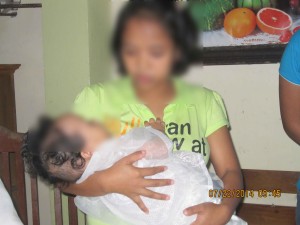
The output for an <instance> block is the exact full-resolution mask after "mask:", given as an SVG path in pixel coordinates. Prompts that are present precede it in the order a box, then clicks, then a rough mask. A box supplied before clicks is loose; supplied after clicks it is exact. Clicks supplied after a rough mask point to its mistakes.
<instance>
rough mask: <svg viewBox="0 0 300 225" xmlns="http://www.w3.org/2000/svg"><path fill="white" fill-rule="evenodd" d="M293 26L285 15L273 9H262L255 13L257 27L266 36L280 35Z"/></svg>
mask: <svg viewBox="0 0 300 225" xmlns="http://www.w3.org/2000/svg"><path fill="white" fill-rule="evenodd" d="M292 24H293V21H292V18H291V17H290V15H288V14H287V13H285V12H283V11H281V10H279V9H274V8H263V9H261V10H260V11H259V12H258V13H257V26H258V27H259V29H261V31H263V32H265V33H268V34H276V35H281V34H282V33H284V32H286V31H288V30H289V29H290V28H291V26H292Z"/></svg>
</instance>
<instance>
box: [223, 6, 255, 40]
mask: <svg viewBox="0 0 300 225" xmlns="http://www.w3.org/2000/svg"><path fill="white" fill-rule="evenodd" d="M255 27H256V16H255V14H254V12H253V11H252V10H251V9H247V8H237V9H233V10H231V11H230V12H229V13H228V14H227V15H226V16H225V21H224V28H225V31H226V32H227V33H228V34H230V35H231V36H233V37H235V38H243V37H246V36H248V35H249V34H251V33H252V32H253V31H254V30H255Z"/></svg>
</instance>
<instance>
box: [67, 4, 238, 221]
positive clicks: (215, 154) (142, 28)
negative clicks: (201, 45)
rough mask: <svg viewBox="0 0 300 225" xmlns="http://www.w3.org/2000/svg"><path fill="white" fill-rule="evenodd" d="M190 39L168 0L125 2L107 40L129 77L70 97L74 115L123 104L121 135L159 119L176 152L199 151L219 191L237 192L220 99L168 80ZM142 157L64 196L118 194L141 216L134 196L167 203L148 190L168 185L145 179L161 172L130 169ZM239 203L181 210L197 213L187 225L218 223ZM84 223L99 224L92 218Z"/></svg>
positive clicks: (184, 19)
mask: <svg viewBox="0 0 300 225" xmlns="http://www.w3.org/2000/svg"><path fill="white" fill-rule="evenodd" d="M196 42H197V35H196V29H194V26H193V23H192V21H191V20H190V19H189V17H188V16H187V14H186V13H185V12H184V11H179V10H178V9H176V7H175V6H174V5H173V4H172V1H146V0H145V1H131V2H129V3H128V4H126V6H125V7H124V8H123V10H122V12H121V14H120V16H119V19H118V21H117V26H116V30H115V33H114V38H113V53H114V55H115V57H116V60H117V62H118V65H119V68H120V71H121V72H122V73H123V74H126V75H127V76H126V77H125V78H123V79H120V80H119V81H115V82H111V83H109V84H106V85H100V84H97V85H93V86H90V87H87V88H85V89H84V90H83V91H82V93H80V94H79V96H78V97H77V98H76V100H75V104H74V111H75V112H76V113H78V114H80V115H81V116H84V117H85V118H88V119H100V120H101V119H102V118H100V117H101V116H100V115H102V114H103V113H102V109H106V108H111V105H113V102H114V101H113V99H117V100H118V103H119V106H121V107H116V108H115V109H116V110H118V112H116V113H117V115H119V118H118V119H119V121H120V134H125V133H126V132H127V131H128V130H129V129H130V128H131V127H137V126H141V124H143V122H145V121H149V120H150V121H151V120H153V119H155V118H160V119H161V120H163V122H164V123H165V126H166V133H167V135H168V136H169V137H170V139H171V140H173V143H174V149H175V150H176V149H177V150H188V151H194V152H197V153H199V154H202V155H203V156H204V158H205V160H206V163H208V161H209V160H210V162H211V163H212V164H213V166H214V169H215V171H216V173H217V175H218V176H219V177H220V178H221V179H222V181H223V183H224V189H225V190H237V189H241V188H242V175H241V169H240V166H239V163H238V159H237V156H236V153H235V150H234V147H233V144H232V140H231V137H230V134H229V130H228V125H229V124H228V120H227V117H226V112H225V107H224V105H223V103H222V99H221V97H220V96H219V95H218V94H217V93H215V92H213V91H211V90H208V89H205V88H203V87H196V86H193V85H189V84H186V83H184V82H183V81H181V80H180V79H175V78H174V76H175V75H180V74H182V73H183V72H184V71H185V70H186V69H187V67H188V64H189V61H190V56H191V51H192V50H193V49H194V47H195V46H194V45H195V43H196ZM105 87H109V88H105ZM108 90H109V91H108ZM120 102H121V104H120ZM109 104H110V105H109ZM142 157H143V153H142V152H138V153H135V154H134V155H131V156H129V157H127V158H125V159H122V160H121V161H119V162H118V163H117V164H115V165H114V166H112V167H111V168H110V169H108V170H106V171H104V172H99V173H96V174H94V175H93V176H92V177H90V178H89V179H88V180H87V181H86V182H84V183H82V184H80V185H72V186H70V187H68V188H67V189H66V190H65V191H66V192H70V193H73V194H76V195H82V196H97V195H105V194H107V193H120V194H123V195H126V196H128V197H129V198H131V199H132V200H133V201H135V202H136V203H137V204H138V206H139V207H140V208H141V209H142V210H143V211H145V212H147V210H148V209H147V208H146V206H145V205H144V204H143V202H142V200H141V197H140V196H146V197H150V198H155V199H164V200H167V199H168V196H166V195H162V194H159V193H155V192H153V191H151V190H148V189H147V188H148V187H156V186H164V185H171V184H172V182H173V181H171V180H148V179H145V178H144V177H146V176H150V175H153V174H155V173H159V172H162V171H163V170H164V169H165V168H164V167H157V168H151V169H150V168H149V169H139V168H135V167H134V166H133V165H132V164H133V163H134V162H135V161H137V160H139V159H140V158H142ZM120 171H122V173H120ZM182 188H183V189H184V187H182ZM239 201H240V199H238V198H235V196H232V198H224V199H223V201H222V203H221V204H220V205H216V204H212V203H205V204H200V205H195V206H191V207H189V208H187V209H185V210H184V212H182V213H184V214H185V215H186V216H190V215H195V214H196V215H197V219H196V221H194V223H193V225H208V224H211V225H224V224H226V222H227V221H228V220H229V219H230V217H231V216H232V214H233V212H234V211H235V209H236V207H237V205H238V203H239ZM88 221H89V224H102V223H101V222H100V221H96V220H93V219H92V218H88ZM111 225H112V224H111Z"/></svg>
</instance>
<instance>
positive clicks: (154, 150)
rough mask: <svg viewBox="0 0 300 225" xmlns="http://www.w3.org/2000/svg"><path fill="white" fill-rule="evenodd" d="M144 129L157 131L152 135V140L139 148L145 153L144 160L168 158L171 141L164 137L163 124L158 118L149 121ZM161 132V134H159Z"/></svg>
mask: <svg viewBox="0 0 300 225" xmlns="http://www.w3.org/2000/svg"><path fill="white" fill-rule="evenodd" d="M144 124H145V126H146V127H149V126H150V127H152V128H153V129H155V130H157V131H159V132H158V133H157V132H156V134H154V133H153V138H152V139H150V140H148V141H146V142H145V143H144V145H143V146H142V147H141V149H142V150H145V151H146V157H145V159H166V158H167V157H168V156H169V152H171V150H172V149H170V148H172V147H171V146H172V145H171V144H170V143H171V141H170V140H169V139H168V137H167V136H165V123H164V122H163V121H162V120H160V119H159V118H157V119H156V120H155V119H150V120H149V121H146V122H145V123H144ZM160 132H161V133H160Z"/></svg>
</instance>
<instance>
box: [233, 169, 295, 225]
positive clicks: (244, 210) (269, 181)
mask: <svg viewBox="0 0 300 225" xmlns="http://www.w3.org/2000/svg"><path fill="white" fill-rule="evenodd" d="M243 176H244V185H245V190H253V191H260V192H261V193H264V194H265V193H267V197H269V196H268V195H269V194H270V195H272V194H271V193H270V192H269V191H274V190H278V189H280V192H281V194H283V193H286V194H296V193H297V188H296V183H297V180H298V179H299V177H300V172H293V171H273V170H246V169H245V170H243ZM271 197H272V196H271ZM237 215H238V216H240V217H241V218H243V219H244V220H245V221H247V222H248V224H249V225H295V224H296V219H295V218H296V208H295V207H289V206H275V205H259V204H246V203H242V204H241V205H240V207H239V208H238V210H237Z"/></svg>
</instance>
